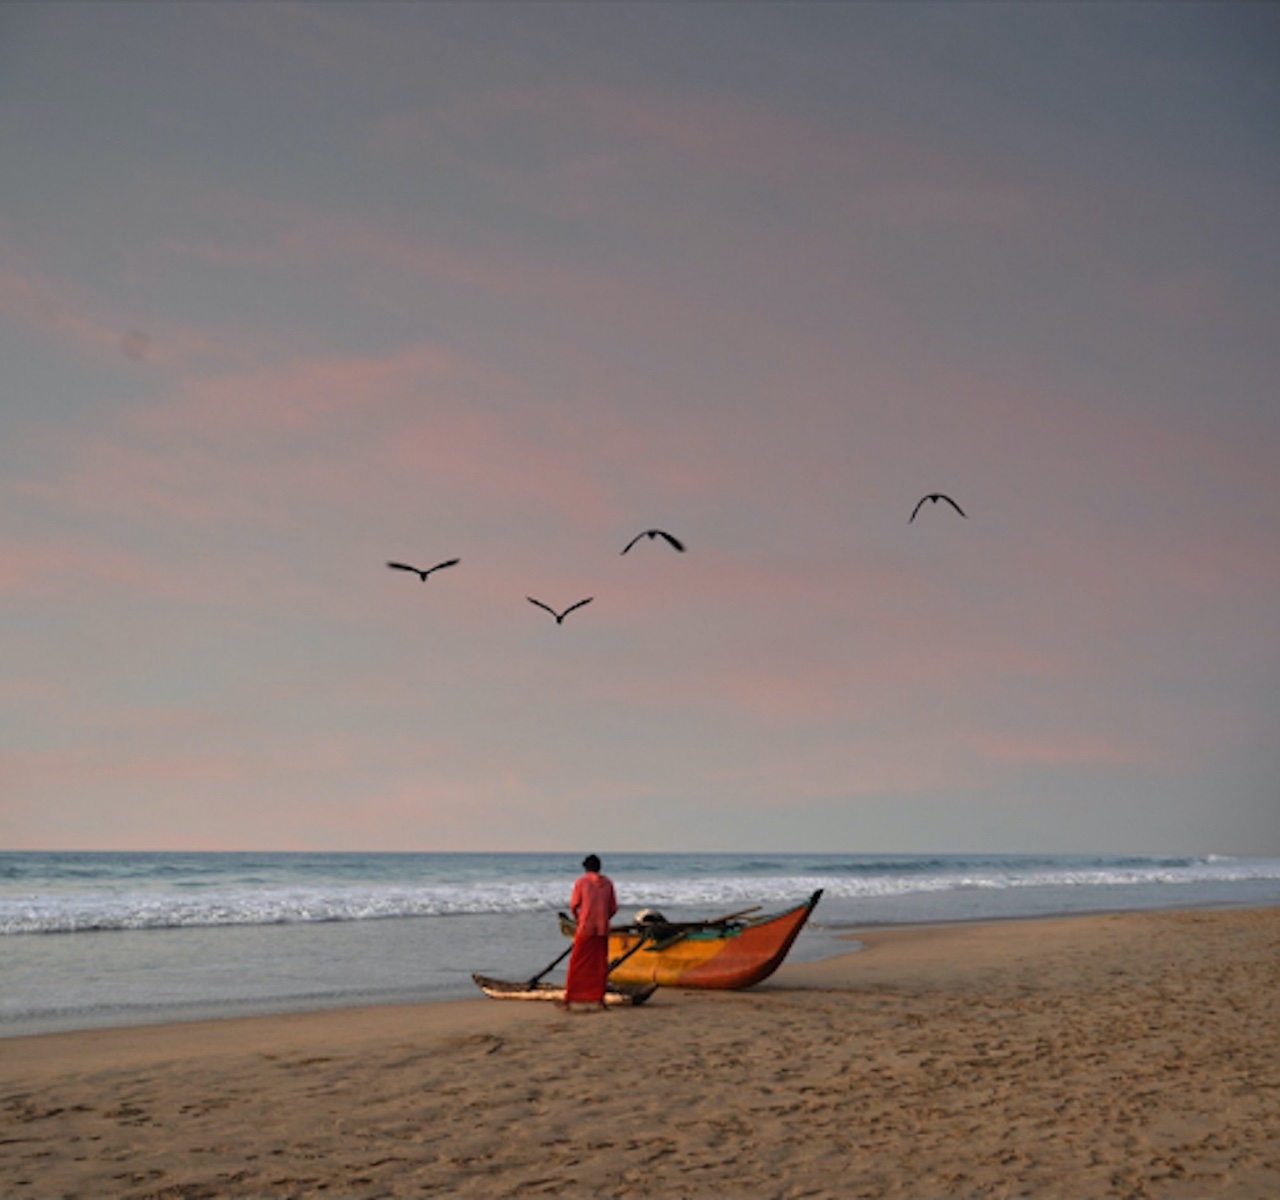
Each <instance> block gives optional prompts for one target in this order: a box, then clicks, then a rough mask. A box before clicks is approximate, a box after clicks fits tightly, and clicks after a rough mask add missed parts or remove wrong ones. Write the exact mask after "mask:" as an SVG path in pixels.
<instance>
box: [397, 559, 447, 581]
mask: <svg viewBox="0 0 1280 1200" xmlns="http://www.w3.org/2000/svg"><path fill="white" fill-rule="evenodd" d="M461 561H462V559H460V558H449V559H446V560H445V561H444V562H440V563H436V565H435V566H434V567H427V568H425V569H424V568H422V567H411V566H410V565H409V564H408V563H400V562H389V563H387V566H389V567H390V568H391V569H392V570H393V571H412V572H413V573H414V574H415V575H420V576H422V582H423V583H426V582H427V576H428V575H430V574H431V572H432V571H442V570H444V568H445V567H456V566H457V565H458V563H460V562H461Z"/></svg>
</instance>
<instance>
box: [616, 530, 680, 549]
mask: <svg viewBox="0 0 1280 1200" xmlns="http://www.w3.org/2000/svg"><path fill="white" fill-rule="evenodd" d="M646 537H647V538H656V537H660V538H666V539H667V541H668V542H669V543H670V545H671V547H672V549H674V550H681V551H683V550H684V546H683V545H681V543H680V542H679V541H677V540H676V539H675V538H673V537H672V536H671V535H670V534H669V533H665V532H664V531H663V530H661V529H646V530H645V531H644V532H643V533H637V534H636V536H635V537H633V538H632V539H631V540H630V541H629V542H628V543H627V544H626V545H625V546H623V547H622V553H623V554H626V552H627V551H628V550H630V549H631V547H632V546H634V545H635V544H636V543H637V542H638V541H639V540H640V539H641V538H646Z"/></svg>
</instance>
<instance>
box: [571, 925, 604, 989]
mask: <svg viewBox="0 0 1280 1200" xmlns="http://www.w3.org/2000/svg"><path fill="white" fill-rule="evenodd" d="M608 977H609V935H608V934H607V933H606V934H605V935H604V936H603V937H601V936H600V935H599V934H593V933H579V934H578V935H577V936H576V937H575V938H574V939H573V950H572V952H571V953H570V954H569V975H568V978H567V979H566V980H565V985H564V998H565V1003H567V1004H599V1003H601V1002H602V1001H603V1000H604V988H605V982H606V980H607V979H608Z"/></svg>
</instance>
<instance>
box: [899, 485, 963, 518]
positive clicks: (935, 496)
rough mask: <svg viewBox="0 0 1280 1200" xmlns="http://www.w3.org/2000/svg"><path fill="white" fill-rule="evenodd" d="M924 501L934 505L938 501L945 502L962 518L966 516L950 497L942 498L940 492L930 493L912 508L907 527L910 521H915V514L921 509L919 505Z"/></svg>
mask: <svg viewBox="0 0 1280 1200" xmlns="http://www.w3.org/2000/svg"><path fill="white" fill-rule="evenodd" d="M926 500H932V501H933V502H934V504H937V503H938V501H939V500H945V501H946V502H947V503H948V504H950V505H951V507H952V508H954V509H955V510H956V512H958V513H959V514H960V515H961V516H962V517H963V516H967V514H966V513H965V511H964V509H962V508H961V507H960V505H958V504H957V503H956V502H955V501H954V500H952V499H951V497H950V496H944V495H943V494H942V493H941V492H932V493H931V494H929V495H928V496H923V497H922V498H921V500H920V503H919V504H917V505H916V506H915V508H913V509H912V510H911V518H910V520H908V521H907V524H908V525H910V524H911V522H912V521H914V520H915V519H916V513H918V512H919V511H920V507H921V505H923V504H924V502H925V501H926Z"/></svg>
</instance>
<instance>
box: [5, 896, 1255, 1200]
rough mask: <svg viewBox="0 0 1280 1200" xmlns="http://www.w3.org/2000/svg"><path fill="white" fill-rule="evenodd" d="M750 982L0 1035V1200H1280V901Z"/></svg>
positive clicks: (1035, 932)
mask: <svg viewBox="0 0 1280 1200" xmlns="http://www.w3.org/2000/svg"><path fill="white" fill-rule="evenodd" d="M855 936H857V938H858V941H859V942H860V943H861V945H862V946H863V947H864V948H863V949H862V950H861V951H859V952H858V953H854V954H849V955H846V956H842V957H841V958H838V959H832V960H827V961H825V962H821V963H815V964H805V965H796V966H788V967H784V968H783V969H782V970H781V971H780V972H779V973H778V974H777V975H776V976H774V978H773V979H771V980H770V981H768V982H767V983H766V984H764V985H761V986H760V987H757V988H756V989H753V990H751V991H747V992H739V993H711V992H701V993H698V992H681V991H660V992H659V993H658V994H657V996H656V997H655V998H654V999H653V1000H652V1001H651V1002H650V1003H649V1004H648V1005H646V1006H644V1007H641V1008H635V1009H628V1010H615V1011H611V1012H608V1013H588V1014H579V1015H565V1014H562V1013H560V1012H558V1011H556V1010H555V1009H554V1008H553V1007H552V1006H550V1005H543V1004H520V1003H502V1002H496V1001H490V1000H484V999H477V1000H474V1001H466V1002H461V1003H442V1004H434V1005H422V1006H417V1007H411V1008H367V1009H357V1010H346V1011H341V1012H328V1013H309V1014H301V1015H296V1016H285V1017H269V1018H248V1019H237V1020H227V1021H215V1022H202V1023H198V1024H182V1025H167V1026H160V1027H152V1028H132V1029H120V1030H95V1031H90V1032H82V1033H70V1034H56V1035H48V1036H37V1037H25V1038H11V1039H6V1040H4V1041H0V1112H2V1113H3V1118H2V1121H0V1194H3V1195H4V1196H6V1197H39V1198H44V1197H86V1198H89V1197H93V1198H98V1200H100V1198H104V1197H131V1198H138V1200H140V1198H142V1197H157V1198H159V1197H166V1198H168V1197H174V1198H177V1197H185V1198H191V1200H194V1198H197V1197H218V1198H238V1197H243V1198H250V1197H318V1196H325V1197H359V1198H366V1197H367V1198H372V1197H391V1196H406V1197H408V1196H461V1197H509V1196H565V1197H586V1196H591V1197H631V1196H636V1197H641V1196H643V1197H695V1196H696V1197H702V1196H712V1195H715V1196H719V1197H724V1198H726V1200H733V1198H737V1197H742V1198H744V1200H754V1198H757V1197H761V1198H763V1197H779V1198H782V1197H786V1198H791V1197H797V1198H798V1197H833V1198H834V1197H860V1196H868V1197H923V1198H929V1197H938V1196H960V1197H988V1196H989V1197H1012V1196H1034V1197H1072V1198H1080V1197H1095V1196H1120V1197H1152V1198H1160V1197H1169V1198H1174V1197H1186V1198H1191V1197H1243V1198H1254V1200H1262V1198H1264V1197H1270V1196H1276V1195H1280V1005H1278V1004H1277V1000H1276V997H1277V995H1280V909H1264V910H1233V909H1223V910H1201V911H1194V912H1165V913H1139V914H1134V913H1128V914H1122V915H1114V916H1093V917H1076V918H1067V919H1054V920H1037V921H1010V922H1003V923H996V924H986V925H958V926H957V925H947V926H934V927H928V928H907V929H903V928H897V929H881V930H878V931H867V932H864V933H860V934H857V935H855Z"/></svg>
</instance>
